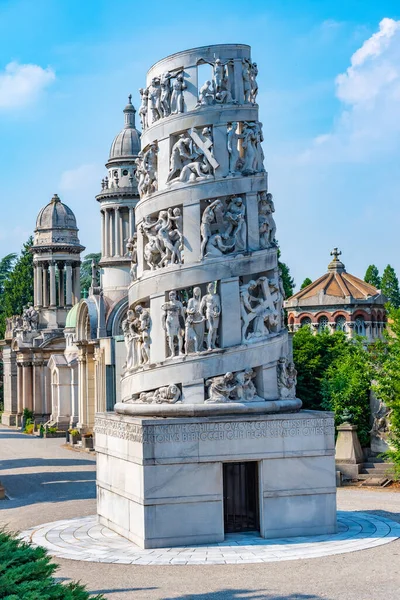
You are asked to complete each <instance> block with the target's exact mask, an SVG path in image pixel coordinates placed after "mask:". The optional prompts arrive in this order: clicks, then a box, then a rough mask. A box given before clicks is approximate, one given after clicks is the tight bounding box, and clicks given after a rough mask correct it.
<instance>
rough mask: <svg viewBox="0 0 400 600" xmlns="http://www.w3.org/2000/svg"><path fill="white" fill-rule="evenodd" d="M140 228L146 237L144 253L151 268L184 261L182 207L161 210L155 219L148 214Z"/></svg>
mask: <svg viewBox="0 0 400 600" xmlns="http://www.w3.org/2000/svg"><path fill="white" fill-rule="evenodd" d="M139 229H140V231H141V233H142V234H143V237H144V239H145V245H144V250H143V255H144V259H145V261H146V263H147V264H148V266H149V267H150V269H152V270H154V269H157V268H161V267H166V266H168V265H173V264H176V263H181V262H182V251H183V219H182V214H181V209H180V208H178V207H177V208H174V209H172V208H169V209H168V210H161V211H160V212H159V213H158V217H157V219H155V220H153V219H152V218H151V217H149V216H147V217H146V218H145V219H144V220H143V222H142V223H141V225H140V228H139Z"/></svg>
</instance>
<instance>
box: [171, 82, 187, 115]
mask: <svg viewBox="0 0 400 600" xmlns="http://www.w3.org/2000/svg"><path fill="white" fill-rule="evenodd" d="M186 88H187V85H186V83H185V81H184V78H183V74H182V73H179V74H178V75H177V76H176V78H175V80H174V82H173V84H172V97H171V113H172V114H173V115H176V114H177V113H183V112H184V105H185V102H184V96H183V92H184V90H186Z"/></svg>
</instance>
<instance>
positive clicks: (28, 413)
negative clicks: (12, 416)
mask: <svg viewBox="0 0 400 600" xmlns="http://www.w3.org/2000/svg"><path fill="white" fill-rule="evenodd" d="M22 416H23V418H24V419H25V421H28V419H29V421H30V422H31V423H32V421H33V410H29V408H24V411H23V413H22Z"/></svg>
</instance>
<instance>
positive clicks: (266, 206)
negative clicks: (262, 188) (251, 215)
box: [258, 192, 276, 248]
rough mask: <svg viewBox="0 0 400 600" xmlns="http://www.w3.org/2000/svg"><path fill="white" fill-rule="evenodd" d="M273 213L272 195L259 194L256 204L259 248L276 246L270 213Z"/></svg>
mask: <svg viewBox="0 0 400 600" xmlns="http://www.w3.org/2000/svg"><path fill="white" fill-rule="evenodd" d="M273 212H275V207H274V202H273V199H272V194H269V193H268V194H267V193H265V192H261V194H260V198H259V202H258V226H259V232H260V246H261V248H271V247H272V246H276V240H275V234H276V224H275V220H274V217H273V216H272V213H273Z"/></svg>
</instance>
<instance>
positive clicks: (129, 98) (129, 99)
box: [128, 94, 132, 104]
mask: <svg viewBox="0 0 400 600" xmlns="http://www.w3.org/2000/svg"><path fill="white" fill-rule="evenodd" d="M128 102H129V104H132V94H129V96H128Z"/></svg>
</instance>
